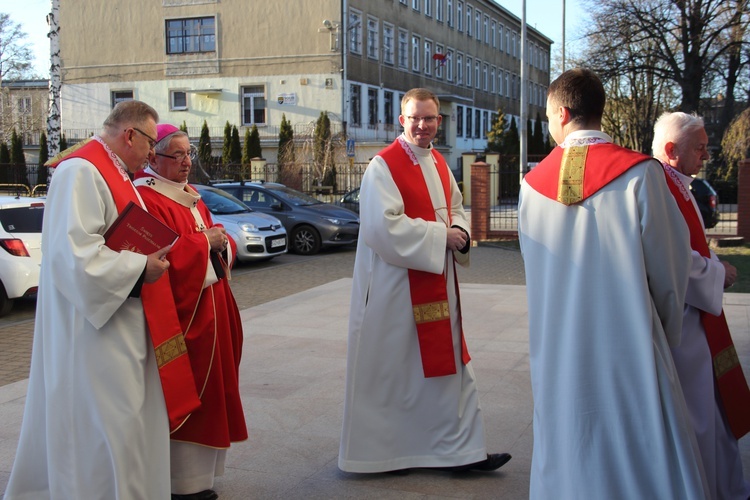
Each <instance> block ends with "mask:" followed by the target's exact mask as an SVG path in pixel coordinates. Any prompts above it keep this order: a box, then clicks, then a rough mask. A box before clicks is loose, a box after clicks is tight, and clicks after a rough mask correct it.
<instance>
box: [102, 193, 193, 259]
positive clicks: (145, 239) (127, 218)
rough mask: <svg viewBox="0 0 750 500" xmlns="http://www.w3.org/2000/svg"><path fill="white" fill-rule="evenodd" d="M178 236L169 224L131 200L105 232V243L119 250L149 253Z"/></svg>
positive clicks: (172, 241) (169, 243)
mask: <svg viewBox="0 0 750 500" xmlns="http://www.w3.org/2000/svg"><path fill="white" fill-rule="evenodd" d="M178 236H179V235H178V234H177V233H175V232H174V231H173V230H172V229H171V228H170V227H169V226H166V225H165V224H164V223H163V222H162V221H160V220H159V219H157V218H156V217H154V216H153V215H151V214H150V213H148V212H146V211H145V210H144V209H143V208H141V206H140V205H137V204H136V203H133V202H132V201H131V202H130V203H128V206H126V207H125V210H123V211H122V213H121V214H120V215H119V216H118V217H117V220H115V222H114V223H113V224H112V226H110V228H109V229H107V232H106V233H104V244H105V245H107V246H108V247H109V248H111V249H112V250H115V251H118V252H120V251H122V250H129V251H131V252H136V253H142V254H143V255H149V254H152V253H154V252H156V251H157V250H159V249H160V248H163V247H165V246H167V245H171V244H172V243H174V242H175V240H177V237H178Z"/></svg>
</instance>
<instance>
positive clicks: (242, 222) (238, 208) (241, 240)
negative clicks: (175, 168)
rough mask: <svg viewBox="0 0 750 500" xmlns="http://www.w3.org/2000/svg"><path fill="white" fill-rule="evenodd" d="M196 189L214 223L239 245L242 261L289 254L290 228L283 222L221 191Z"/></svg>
mask: <svg viewBox="0 0 750 500" xmlns="http://www.w3.org/2000/svg"><path fill="white" fill-rule="evenodd" d="M193 187H195V189H196V190H197V191H198V193H200V195H201V198H202V199H203V202H204V203H205V204H206V206H207V207H208V209H209V210H210V211H211V217H213V219H214V222H216V223H219V224H222V225H223V226H224V228H225V229H226V230H227V234H229V235H230V236H231V237H232V238H233V239H234V242H235V243H237V259H238V260H240V261H253V260H268V259H271V258H273V257H276V256H277V255H281V254H283V253H286V251H287V236H286V229H284V226H283V225H282V224H281V221H279V219H277V218H275V217H272V216H270V215H266V214H264V213H261V212H256V211H255V210H252V209H251V208H249V207H247V206H246V205H245V204H243V203H242V202H241V201H240V200H238V199H237V198H235V197H234V196H232V195H230V194H229V193H226V192H224V191H222V190H221V189H216V188H214V187H210V186H199V185H197V186H193Z"/></svg>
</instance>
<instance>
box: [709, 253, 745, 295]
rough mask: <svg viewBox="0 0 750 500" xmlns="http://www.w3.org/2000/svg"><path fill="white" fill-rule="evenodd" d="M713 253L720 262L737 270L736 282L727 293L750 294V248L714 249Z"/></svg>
mask: <svg viewBox="0 0 750 500" xmlns="http://www.w3.org/2000/svg"><path fill="white" fill-rule="evenodd" d="M713 250H714V252H716V255H718V256H719V258H720V259H721V260H725V261H727V262H729V263H730V264H732V265H733V266H734V267H736V268H737V281H736V282H735V283H734V286H733V287H732V288H728V289H727V290H726V291H727V292H732V293H750V246H748V245H743V246H739V247H721V248H714V249H713Z"/></svg>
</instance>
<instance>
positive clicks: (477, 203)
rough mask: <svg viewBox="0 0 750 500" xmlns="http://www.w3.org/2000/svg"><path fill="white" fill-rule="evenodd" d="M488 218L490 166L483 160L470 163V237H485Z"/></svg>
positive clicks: (476, 238)
mask: <svg viewBox="0 0 750 500" xmlns="http://www.w3.org/2000/svg"><path fill="white" fill-rule="evenodd" d="M489 219H490V166H489V165H488V164H487V163H485V162H483V161H479V162H475V163H472V164H471V239H472V240H473V241H484V240H486V239H487V233H488V231H489Z"/></svg>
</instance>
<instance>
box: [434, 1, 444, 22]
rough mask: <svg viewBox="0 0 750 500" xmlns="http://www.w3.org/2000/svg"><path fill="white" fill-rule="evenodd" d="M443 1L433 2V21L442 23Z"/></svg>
mask: <svg viewBox="0 0 750 500" xmlns="http://www.w3.org/2000/svg"><path fill="white" fill-rule="evenodd" d="M444 1H445V0H435V2H436V3H435V20H436V21H440V22H442V21H443V2H444Z"/></svg>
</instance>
